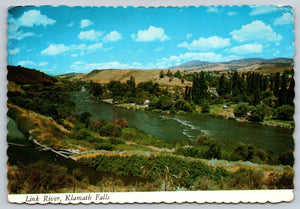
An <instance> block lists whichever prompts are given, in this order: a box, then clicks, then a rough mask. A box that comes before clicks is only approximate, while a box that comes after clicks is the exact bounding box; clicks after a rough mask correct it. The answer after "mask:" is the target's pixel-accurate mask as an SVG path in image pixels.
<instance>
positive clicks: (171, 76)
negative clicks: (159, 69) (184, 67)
mask: <svg viewBox="0 0 300 209" xmlns="http://www.w3.org/2000/svg"><path fill="white" fill-rule="evenodd" d="M167 76H168V77H169V78H173V73H172V72H171V70H168V72H167Z"/></svg>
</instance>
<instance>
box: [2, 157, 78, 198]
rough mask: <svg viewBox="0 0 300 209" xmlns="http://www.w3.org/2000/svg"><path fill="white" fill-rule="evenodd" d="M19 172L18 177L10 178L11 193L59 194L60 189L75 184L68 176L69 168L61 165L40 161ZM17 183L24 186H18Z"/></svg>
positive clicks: (9, 187)
mask: <svg viewBox="0 0 300 209" xmlns="http://www.w3.org/2000/svg"><path fill="white" fill-rule="evenodd" d="M18 170H19V171H18V174H19V175H18V176H15V175H14V176H11V175H9V176H8V178H9V184H8V189H9V191H10V193H21V192H25V193H50V192H59V190H60V189H63V188H66V187H70V186H72V184H73V178H72V177H71V176H70V175H68V174H67V168H65V167H62V166H59V165H53V164H49V163H45V162H43V161H40V162H37V163H34V164H29V165H26V166H25V167H24V168H22V169H18ZM13 178H15V179H13ZM11 180H12V181H11ZM16 183H17V184H18V185H22V186H21V187H20V186H16V185H15V184H16ZM20 189H22V190H20Z"/></svg>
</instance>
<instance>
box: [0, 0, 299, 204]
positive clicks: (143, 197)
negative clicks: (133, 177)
mask: <svg viewBox="0 0 300 209" xmlns="http://www.w3.org/2000/svg"><path fill="white" fill-rule="evenodd" d="M4 2H5V6H9V5H14V4H16V3H17V1H15V0H13V1H11V2H10V1H9V0H4V1H3V2H2V3H4ZM20 2H22V3H26V2H32V1H20ZM47 2H48V4H49V3H50V4H51V3H52V2H51V1H45V2H43V3H47ZM56 2H59V3H57V4H61V5H63V4H64V5H72V4H76V3H74V2H78V1H74V2H73V3H72V2H71V1H66V0H62V1H56ZM91 2H93V1H91ZM163 2H165V1H163ZM169 2H170V1H169ZM204 2H205V3H206V4H203V5H208V4H207V2H209V1H204ZM213 2H214V3H215V2H216V1H212V3H211V4H213ZM223 2H224V1H221V3H223ZM255 2H258V1H253V3H255ZM289 2H290V1H282V4H287V3H289ZM296 2H297V1H295V3H293V4H295V5H294V6H296V4H297V3H296ZM2 3H1V4H2ZM36 3H37V4H38V3H39V2H38V1H36ZM40 3H41V1H40ZM241 3H242V4H243V3H244V4H247V3H248V4H253V3H252V2H251V1H247V2H245V1H241ZM268 3H269V4H271V3H272V1H261V2H260V3H259V4H268ZM276 3H277V4H278V3H279V1H274V4H276ZM77 4H78V3H77ZM98 4H99V3H98ZM215 4H218V3H215ZM228 4H234V5H237V1H228ZM272 4H273V3H272ZM291 4H292V3H291ZM52 5H53V4H52ZM2 6H3V5H1V9H2V11H3V7H2ZM294 9H295V8H294ZM5 15H6V14H4V15H1V16H5ZM297 16H298V15H297V14H295V17H297ZM2 22H3V21H2ZM2 26H3V25H2ZM5 29H6V28H5V27H4V26H3V28H2V29H1V31H4V30H5ZM295 35H296V31H295ZM1 37H2V34H1ZM295 38H296V37H295ZM2 40H4V39H2ZM3 42H5V41H3ZM1 45H2V43H1ZM2 48H3V47H2ZM296 48H297V47H296ZM296 52H297V51H296ZM5 53H6V52H5ZM5 53H4V52H3V51H1V55H3V54H5ZM3 57H5V56H3ZM3 57H2V58H3ZM296 57H297V53H296V54H295V62H296V63H297V59H296ZM5 58H6V57H5ZM2 60H3V59H2ZM1 66H2V67H1V69H4V68H5V67H6V64H5V63H2V64H1ZM295 67H296V65H295ZM296 68H297V67H296ZM3 77H5V72H3V71H1V78H3ZM297 78H299V76H296V78H295V79H296V80H297ZM1 80H3V79H1ZM5 85H6V83H4V84H3V85H1V91H0V92H1V95H2V96H1V97H2V98H3V97H5V96H4V94H5V93H6V91H5V89H4V88H3V86H5ZM297 89H298V90H299V88H297ZM296 97H297V96H296ZM296 100H297V101H298V98H295V103H296ZM2 103H3V104H5V101H1V113H3V112H5V111H6V109H5V108H3V107H4V105H2ZM296 106H298V105H297V103H296ZM298 114H299V113H298V111H297V112H295V116H298ZM4 116H5V115H2V118H1V132H2V133H1V136H4V135H5V134H6V131H4V130H5V129H2V128H3V127H4V125H6V121H5V120H2V119H3V118H4ZM297 118H298V117H295V119H296V120H297ZM3 124H4V125H3ZM2 125H3V126H2ZM298 135H299V134H298V131H297V129H295V134H294V137H295V142H296V138H297V137H296V136H298ZM1 143H2V145H4V146H3V147H2V148H4V149H3V150H2V151H3V152H2V154H1V155H2V156H5V155H6V152H4V150H5V149H6V141H4V142H1ZM296 150H298V147H296V149H295V155H297V154H296V153H297V152H296ZM3 161H6V158H2V161H1V164H2V165H4V166H2V167H3V168H5V169H4V170H3V171H2V172H1V173H2V175H1V185H2V187H1V188H2V190H3V188H6V181H4V182H3V179H4V178H5V179H6V177H3V176H6V175H5V174H6V171H7V170H6V167H5V166H6V164H5V162H3ZM296 165H298V163H297V161H296V164H295V173H297V171H299V169H298V166H296ZM3 174H4V175H3ZM296 179H297V178H295V183H296V182H298V180H296ZM297 185H298V184H297ZM295 186H296V185H295ZM296 188H297V187H296ZM219 192H222V193H221V194H219ZM294 192H295V195H296V194H299V192H298V190H297V189H295V191H294V190H252V191H248V190H242V191H237V190H233V191H224V190H223V191H196V192H135V193H122V192H118V193H71V194H73V195H85V194H91V195H97V194H101V195H103V194H108V195H109V199H110V201H109V203H160V202H165V203H174V202H176V203H182V202H197V203H204V202H208V203H213V202H216V203H221V202H224V203H238V202H244V203H246V202H249V203H254V202H259V203H264V202H271V203H277V202H280V201H283V202H290V201H292V200H293V198H294ZM1 194H2V195H1V196H2V197H1V200H2V202H1V204H0V208H2V207H1V206H3V204H4V201H3V196H5V198H6V197H8V199H7V200H8V201H9V202H11V203H22V202H26V201H24V200H26V196H29V195H30V194H26V195H12V194H11V195H7V191H2V192H1ZM71 194H70V195H71ZM34 195H35V196H36V194H34ZM34 195H33V196H34ZM45 195H51V196H53V197H54V196H55V197H56V196H59V197H64V198H65V196H66V195H68V194H67V193H62V194H38V196H39V198H41V199H42V198H44V196H45ZM216 196H218V198H216ZM156 198H157V199H156ZM241 198H245V199H241ZM161 199H163V200H161ZM183 199H185V200H186V201H182V200H183ZM280 199H282V200H280ZM297 199H299V198H297ZM195 200H196V201H195ZM209 200H211V201H209ZM278 200H279V201H278ZM294 201H295V200H294ZM294 201H293V202H294ZM90 202H91V201H87V202H84V201H82V203H90ZM297 202H298V201H297ZM32 203H33V204H34V202H32ZM35 203H37V202H35ZM38 203H40V204H46V203H54V204H56V203H58V202H55V201H48V202H47V201H46V202H45V201H44V202H43V201H41V202H38ZM61 203H68V202H63V201H61ZM72 203H75V204H76V203H81V201H77V202H76V201H72ZM95 203H108V202H106V200H102V201H100V200H99V201H98V202H97V201H95ZM294 203H295V202H294ZM298 203H299V202H298ZM8 204H9V203H8ZM28 204H30V203H29V202H28ZM5 206H6V207H5V208H7V207H9V208H11V207H10V206H9V205H7V204H5ZM269 206H270V205H269ZM285 206H287V205H285ZM290 206H291V205H290ZM293 206H295V204H293ZM95 207H97V206H95V205H94V206H92V208H95ZM155 207H156V206H155ZM258 207H260V206H259V205H258ZM271 207H274V208H281V207H284V205H274V206H271ZM14 208H16V207H14ZM49 208H52V207H51V206H49ZM136 208H137V207H136ZM293 208H296V207H293Z"/></svg>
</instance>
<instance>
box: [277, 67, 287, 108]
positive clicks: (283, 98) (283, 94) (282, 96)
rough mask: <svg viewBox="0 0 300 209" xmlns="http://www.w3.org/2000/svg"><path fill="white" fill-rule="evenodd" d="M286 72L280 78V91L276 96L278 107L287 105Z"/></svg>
mask: <svg viewBox="0 0 300 209" xmlns="http://www.w3.org/2000/svg"><path fill="white" fill-rule="evenodd" d="M286 72H287V71H284V72H283V74H282V76H281V85H280V90H279V94H278V103H279V106H281V105H284V104H287V100H288V98H287V97H288V90H287V86H288V78H287V73H286Z"/></svg>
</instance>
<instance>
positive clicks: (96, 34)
mask: <svg viewBox="0 0 300 209" xmlns="http://www.w3.org/2000/svg"><path fill="white" fill-rule="evenodd" d="M102 35H103V32H102V31H95V30H94V29H93V30H89V31H81V32H80V33H79V35H78V38H79V39H81V40H88V41H96V40H98V39H99V38H100V37H101V36H102Z"/></svg>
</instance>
